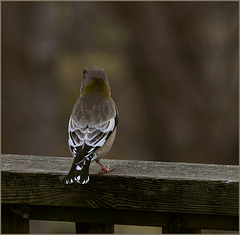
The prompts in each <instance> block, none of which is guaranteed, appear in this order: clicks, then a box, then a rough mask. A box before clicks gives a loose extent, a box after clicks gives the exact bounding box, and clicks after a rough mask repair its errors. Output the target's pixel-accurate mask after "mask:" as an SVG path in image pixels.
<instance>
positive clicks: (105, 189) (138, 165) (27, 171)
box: [2, 155, 238, 229]
mask: <svg viewBox="0 0 240 235" xmlns="http://www.w3.org/2000/svg"><path fill="white" fill-rule="evenodd" d="M102 162H103V163H104V164H106V165H110V166H111V167H113V169H114V170H113V171H112V172H110V173H108V174H104V175H98V174H97V172H98V171H99V167H98V165H97V164H95V163H92V164H91V169H90V182H89V184H87V185H64V184H63V182H62V181H61V180H60V178H61V177H64V176H66V175H67V173H68V170H69V168H70V166H71V163H72V159H71V158H68V157H49V156H25V155H2V203H3V204H6V205H7V204H25V205H29V206H30V207H32V208H34V207H35V208H36V207H38V208H48V207H49V208H66V210H77V211H79V210H84V211H85V212H86V211H89V210H93V211H95V212H96V210H99V211H108V212H109V213H110V215H111V214H113V215H116V214H117V213H118V212H119V213H123V215H124V216H126V214H127V213H124V212H129V213H131V212H132V213H138V212H139V213H140V214H141V215H142V216H143V217H142V221H146V223H147V224H151V222H150V221H149V220H151V218H152V217H151V218H150V217H149V218H150V219H149V220H147V219H146V217H145V216H144V213H145V214H146V215H147V213H150V214H151V213H155V215H158V216H160V215H161V216H162V217H164V216H165V217H164V218H162V220H161V216H160V217H159V223H158V221H154V220H153V221H154V222H153V223H155V224H161V222H160V221H164V222H162V224H163V225H166V224H167V223H168V218H170V215H172V214H181V215H184V216H185V217H184V218H186V216H189V218H191V215H192V216H193V217H192V218H194V216H195V218H196V219H197V220H200V221H201V220H202V221H203V225H204V223H205V224H207V221H206V220H205V222H204V219H203V218H204V216H205V217H206V218H211V219H212V220H213V221H214V220H215V222H216V221H219V226H217V228H219V227H221V226H220V223H222V224H224V223H225V222H226V221H228V220H229V221H230V220H231V218H232V219H233V220H232V221H234V222H233V223H232V224H231V226H229V227H230V228H235V229H236V227H237V217H238V166H230V165H213V164H188V163H170V162H168V163H167V162H153V161H123V160H103V161H102ZM71 208H72V209H71ZM33 211H34V210H33ZM49 211H50V210H49ZM32 213H33V214H34V212H32ZM33 214H30V219H31V218H32V216H33ZM45 214H46V213H45ZM60 214H61V213H59V215H60ZM62 214H63V213H62ZM93 214H94V212H93ZM100 214H101V212H100ZM73 215H74V213H73ZM148 215H149V214H148ZM163 215H164V216H163ZM166 215H167V216H166ZM56 216H57V215H56ZM62 216H63V215H62ZM199 216H200V217H199ZM46 217H48V216H47V215H46ZM63 217H64V216H63ZM65 217H66V216H65ZM70 217H71V216H70ZM72 217H74V216H72ZM35 218H36V213H35ZM106 218H107V217H106ZM108 218H109V220H108V222H109V223H111V224H114V223H117V222H121V221H123V219H119V218H118V217H117V218H116V221H115V220H114V216H113V217H112V218H111V216H108ZM139 218H141V216H138V220H139ZM42 219H43V218H42ZM65 219H66V218H65ZM68 220H69V221H72V220H73V221H78V222H86V223H90V222H92V223H94V222H95V221H94V220H92V221H89V220H90V216H89V220H86V221H83V220H80V221H79V220H77V219H76V217H75V220H74V218H71V219H70V218H68ZM126 220H127V219H126ZM114 221H115V222H114ZM134 221H135V222H134ZM147 221H148V222H147ZM224 221H225V222H224ZM123 222H124V221H123ZM95 223H100V224H101V223H104V221H103V219H99V220H97V221H96V222H95ZM126 223H132V224H138V222H137V216H136V220H134V218H131V219H129V222H127V221H126ZM184 223H185V224H186V225H187V224H188V226H187V227H189V226H190V227H191V223H193V224H194V221H193V220H192V222H189V220H184ZM189 223H190V224H189ZM225 224H228V223H225ZM198 226H200V225H198ZM192 227H194V226H192ZM213 227H214V226H213ZM222 227H223V226H222ZM206 228H207V227H206Z"/></svg>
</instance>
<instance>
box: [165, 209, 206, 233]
mask: <svg viewBox="0 0 240 235" xmlns="http://www.w3.org/2000/svg"><path fill="white" fill-rule="evenodd" d="M162 233H163V234H165V233H166V234H169V233H171V234H174V233H175V234H176V233H177V234H182V233H184V234H186V233H188V234H194V233H196V234H200V233H201V229H196V228H194V229H193V228H185V227H183V218H182V216H181V215H175V214H173V215H171V216H170V217H169V220H168V222H167V225H166V226H164V227H162Z"/></svg>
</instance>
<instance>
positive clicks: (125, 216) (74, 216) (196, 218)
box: [5, 204, 238, 230]
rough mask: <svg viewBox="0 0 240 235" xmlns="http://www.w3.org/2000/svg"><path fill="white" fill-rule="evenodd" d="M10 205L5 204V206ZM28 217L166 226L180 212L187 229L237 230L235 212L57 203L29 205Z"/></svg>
mask: <svg viewBox="0 0 240 235" xmlns="http://www.w3.org/2000/svg"><path fill="white" fill-rule="evenodd" d="M7 207H9V208H10V207H11V205H10V204H6V205H5V208H6V209H7ZM30 210H31V213H30V216H29V219H30V220H49V221H70V222H81V223H95V224H104V223H106V221H107V222H108V223H109V224H125V225H139V226H140V225H142V226H158V227H167V226H169V225H170V224H171V223H169V222H171V221H172V218H174V217H179V216H181V218H182V220H181V222H182V224H181V226H182V227H184V228H188V229H196V228H198V229H200V228H202V229H220V230H221V229H222V230H238V217H237V216H217V215H204V214H200V215H196V214H176V213H166V212H163V213H161V212H150V211H134V210H116V209H114V210H113V209H93V208H78V207H58V206H30Z"/></svg>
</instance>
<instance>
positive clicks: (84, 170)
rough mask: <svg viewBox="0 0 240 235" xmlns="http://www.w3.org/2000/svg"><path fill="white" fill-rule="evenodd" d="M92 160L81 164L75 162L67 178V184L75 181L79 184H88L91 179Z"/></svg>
mask: <svg viewBox="0 0 240 235" xmlns="http://www.w3.org/2000/svg"><path fill="white" fill-rule="evenodd" d="M90 163H91V160H90V159H89V160H86V159H84V161H83V162H82V163H80V164H75V163H74V162H73V164H72V167H71V169H70V171H69V173H68V175H67V177H66V178H65V184H72V183H74V182H76V183H79V184H87V183H88V181H89V166H90Z"/></svg>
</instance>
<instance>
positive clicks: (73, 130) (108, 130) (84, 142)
mask: <svg viewBox="0 0 240 235" xmlns="http://www.w3.org/2000/svg"><path fill="white" fill-rule="evenodd" d="M117 124H118V113H117V110H116V112H115V115H114V116H113V117H111V118H110V119H108V120H107V121H104V122H101V123H99V124H95V125H86V126H85V127H81V126H79V125H78V124H77V123H76V122H75V121H74V119H73V117H72V116H71V117H70V120H69V125H68V134H69V140H68V143H69V148H70V150H71V152H72V154H73V156H74V163H75V164H76V165H79V163H81V162H82V161H83V160H89V158H90V159H91V160H94V159H95V158H96V157H97V156H96V155H95V153H94V152H95V150H96V149H97V148H99V147H102V146H103V145H104V143H105V142H106V140H107V139H108V138H109V136H110V135H111V134H112V132H113V131H114V129H115V128H116V126H117ZM89 126H90V127H89Z"/></svg>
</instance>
